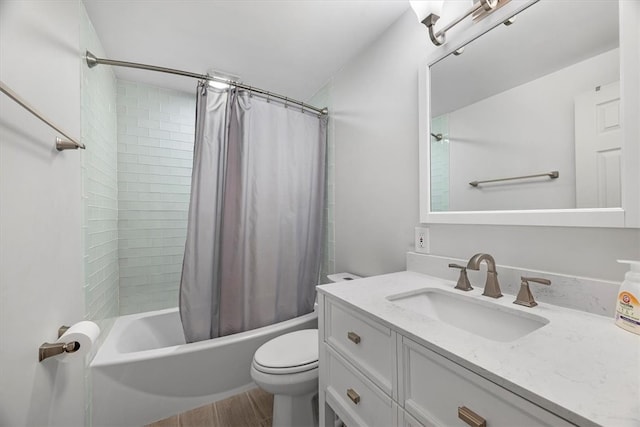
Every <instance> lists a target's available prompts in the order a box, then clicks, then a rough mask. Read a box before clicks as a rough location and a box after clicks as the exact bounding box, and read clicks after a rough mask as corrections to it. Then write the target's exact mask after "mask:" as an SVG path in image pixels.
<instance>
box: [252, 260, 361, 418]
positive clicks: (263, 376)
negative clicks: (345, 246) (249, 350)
mask: <svg viewBox="0 0 640 427" xmlns="http://www.w3.org/2000/svg"><path fill="white" fill-rule="evenodd" d="M327 277H328V278H329V279H330V280H332V281H333V282H340V281H343V280H353V279H359V278H360V277H359V276H355V275H353V274H350V273H338V274H333V275H329V276H327ZM318 347H319V342H318V330H317V329H303V330H300V331H295V332H290V333H288V334H284V335H280V336H279V337H276V338H273V339H272V340H269V341H267V342H266V343H264V344H263V345H262V346H260V348H258V350H256V352H255V354H254V356H253V362H252V363H251V378H252V379H253V381H254V382H255V383H256V384H257V385H258V387H260V388H261V389H263V390H265V391H267V392H269V393H271V394H273V395H274V398H273V426H274V427H314V426H317V425H318Z"/></svg>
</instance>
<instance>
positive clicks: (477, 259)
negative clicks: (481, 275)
mask: <svg viewBox="0 0 640 427" xmlns="http://www.w3.org/2000/svg"><path fill="white" fill-rule="evenodd" d="M482 261H486V262H487V282H486V283H485V285H484V292H482V295H485V296H488V297H491V298H500V297H501V296H502V292H500V284H499V283H498V273H497V272H496V261H495V260H494V259H493V257H492V256H491V255H489V254H475V255H474V256H472V257H471V259H470V260H469V262H468V263H467V268H468V269H470V270H480V263H481V262H482Z"/></svg>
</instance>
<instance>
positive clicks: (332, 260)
mask: <svg viewBox="0 0 640 427" xmlns="http://www.w3.org/2000/svg"><path fill="white" fill-rule="evenodd" d="M309 103H310V104H311V105H315V106H316V107H320V108H323V107H327V108H329V110H331V91H330V85H329V84H328V85H327V86H325V87H324V88H323V89H322V90H320V91H319V92H318V93H316V94H315V95H314V96H313V97H312V98H311V100H310V102H309ZM334 129H335V128H334V121H333V119H332V118H331V114H330V115H329V122H328V123H327V158H326V162H327V176H326V185H327V188H326V192H325V212H324V214H325V219H324V221H325V222H324V229H325V241H324V252H323V259H322V268H321V270H320V280H319V283H329V282H330V280H329V279H328V278H327V275H328V274H332V273H335V272H336V257H335V246H336V243H335V223H334V213H335V203H336V202H335V199H336V197H335V170H336V165H335V163H336V162H335V136H334Z"/></svg>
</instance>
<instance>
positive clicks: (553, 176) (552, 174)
mask: <svg viewBox="0 0 640 427" xmlns="http://www.w3.org/2000/svg"><path fill="white" fill-rule="evenodd" d="M541 176H548V177H549V178H551V179H556V178H557V177H559V176H560V172H558V171H551V172H547V173H539V174H536V175H523V176H514V177H511V178H498V179H487V180H485V181H472V182H470V183H469V185H471V186H473V187H477V186H478V185H479V184H485V183H487V182H498V181H512V180H514V179H528V178H539V177H541Z"/></svg>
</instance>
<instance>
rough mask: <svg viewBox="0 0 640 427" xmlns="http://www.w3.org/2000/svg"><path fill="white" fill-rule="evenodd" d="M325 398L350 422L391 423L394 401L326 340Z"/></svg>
mask: <svg viewBox="0 0 640 427" xmlns="http://www.w3.org/2000/svg"><path fill="white" fill-rule="evenodd" d="M323 347H324V351H325V354H326V358H325V360H326V366H327V368H326V376H325V378H326V381H327V383H326V388H325V393H326V395H325V396H326V397H325V398H326V401H327V403H328V404H329V405H330V406H331V408H333V410H334V411H335V412H336V413H337V414H338V416H339V417H340V419H341V420H343V421H344V422H345V424H346V425H348V426H349V427H351V426H385V427H386V426H393V425H396V424H397V420H396V418H397V412H398V411H397V405H396V404H395V403H394V402H393V400H392V399H391V398H390V397H389V396H388V395H386V394H385V393H384V392H383V391H382V390H380V388H378V386H376V385H375V384H373V383H372V382H371V381H369V380H368V379H367V378H365V377H364V376H363V375H362V374H361V373H360V372H359V371H358V370H357V369H355V368H354V367H353V366H351V364H350V363H349V362H348V361H346V360H345V359H344V358H342V357H341V356H340V355H339V354H338V353H337V352H336V351H335V350H334V349H332V348H331V347H329V346H328V345H327V344H324V345H323Z"/></svg>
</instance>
